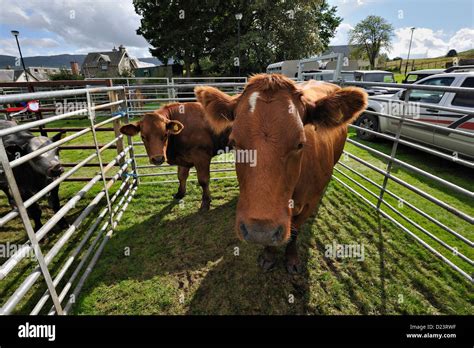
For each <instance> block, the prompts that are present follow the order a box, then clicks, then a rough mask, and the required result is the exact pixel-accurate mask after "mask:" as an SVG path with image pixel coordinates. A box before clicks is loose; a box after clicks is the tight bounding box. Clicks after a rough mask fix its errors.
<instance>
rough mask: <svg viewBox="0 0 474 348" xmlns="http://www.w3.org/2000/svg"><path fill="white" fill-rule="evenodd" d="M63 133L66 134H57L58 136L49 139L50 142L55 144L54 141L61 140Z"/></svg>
mask: <svg viewBox="0 0 474 348" xmlns="http://www.w3.org/2000/svg"><path fill="white" fill-rule="evenodd" d="M64 133H66V132H59V133H58V134H56V135H54V136H53V137H52V138H51V140H52V141H53V142H56V141H58V140H61V138H62V137H63V135H64Z"/></svg>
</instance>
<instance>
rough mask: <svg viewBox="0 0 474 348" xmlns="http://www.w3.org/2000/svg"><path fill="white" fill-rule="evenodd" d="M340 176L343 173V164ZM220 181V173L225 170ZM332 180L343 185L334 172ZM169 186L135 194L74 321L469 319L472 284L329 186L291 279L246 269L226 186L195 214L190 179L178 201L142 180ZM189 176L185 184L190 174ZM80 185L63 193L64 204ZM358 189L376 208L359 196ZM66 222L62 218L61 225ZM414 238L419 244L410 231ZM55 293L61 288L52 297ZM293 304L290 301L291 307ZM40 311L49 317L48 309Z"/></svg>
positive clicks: (460, 202) (445, 171) (4, 288)
mask: <svg viewBox="0 0 474 348" xmlns="http://www.w3.org/2000/svg"><path fill="white" fill-rule="evenodd" d="M81 122H84V121H68V122H64V121H63V123H61V125H64V126H72V125H76V124H77V123H81ZM82 124H83V125H86V123H82ZM350 136H351V137H354V133H353V132H351V135H350ZM99 137H100V142H101V143H105V142H106V141H107V139H111V135H110V134H106V133H99ZM77 141H78V142H79V143H87V142H91V138H90V136H86V137H84V138H83V139H82V140H77ZM371 146H373V147H375V148H376V149H378V150H379V151H383V152H385V153H389V152H390V149H391V143H389V142H385V141H378V142H375V143H371ZM346 150H347V151H349V152H351V153H354V154H356V155H358V156H360V157H362V158H364V159H366V160H368V161H369V162H370V163H373V164H375V165H377V166H379V167H380V168H384V167H385V163H384V162H383V161H380V160H379V159H377V158H376V157H375V156H373V155H371V154H369V153H367V152H366V151H363V150H360V149H358V148H356V147H355V146H353V145H351V144H347V145H346ZM136 152H137V153H143V152H144V150H143V148H139V149H137V151H136ZM114 155H115V150H109V151H107V152H106V155H105V157H106V159H108V160H110V159H111V158H113V157H114ZM61 156H62V159H63V161H68V162H73V161H77V160H79V158H84V157H85V156H86V153H84V152H81V151H64V152H63V153H62V155H61ZM398 158H400V159H402V160H405V161H407V162H409V163H411V164H414V165H416V166H419V167H420V168H422V169H425V170H428V171H430V172H431V173H435V174H437V175H439V176H441V177H443V178H445V179H447V180H450V181H452V182H454V183H456V184H458V185H460V186H462V187H465V188H467V189H469V190H473V188H474V183H473V182H472V175H471V174H472V173H469V172H468V171H467V170H466V168H464V167H461V166H458V165H455V164H451V163H447V162H446V161H442V160H439V159H437V158H434V157H432V156H428V155H426V154H423V153H421V152H418V151H414V150H411V149H409V148H406V147H403V146H400V147H399V156H398ZM146 162H147V160H146V159H145V158H143V159H139V163H140V164H146ZM344 163H347V164H348V165H350V166H351V167H352V168H356V169H357V170H359V171H360V172H361V173H363V174H365V175H367V176H368V177H370V178H372V179H373V180H374V181H376V182H377V183H381V182H382V177H381V176H380V175H377V174H374V173H373V172H372V171H370V170H368V169H366V168H365V167H363V166H361V165H359V164H357V163H356V162H355V161H354V160H349V161H347V162H344ZM220 167H228V165H227V166H226V165H221V166H220ZM338 168H339V169H341V170H342V171H344V172H346V173H347V170H345V169H344V168H342V167H341V166H338ZM96 170H97V169H96V168H95V169H94V168H86V169H85V170H84V172H83V173H81V176H83V175H91V174H93V173H95V172H96ZM152 171H156V170H152V169H145V170H141V171H140V172H141V173H149V172H152ZM160 171H161V172H174V171H175V169H172V168H162V169H160ZM392 172H393V174H394V175H396V176H398V177H400V178H402V179H404V180H406V181H407V182H409V183H411V184H413V185H416V186H417V187H420V188H422V189H423V190H425V191H426V192H428V193H430V194H432V195H433V196H435V197H437V198H440V199H443V200H444V201H446V202H447V203H449V204H451V205H453V206H454V207H456V208H458V209H460V210H462V211H464V212H465V213H468V214H470V215H473V214H474V202H473V201H472V200H467V199H466V198H465V197H462V196H460V195H459V194H456V193H454V192H452V191H450V190H448V189H446V188H444V187H443V186H440V185H438V184H435V183H434V182H432V181H431V180H427V179H425V178H423V177H421V176H419V175H416V174H413V173H410V172H408V171H406V170H404V169H402V168H400V167H398V166H394V168H393V171H392ZM219 175H220V176H230V175H233V173H220V174H219ZM336 176H337V177H339V178H341V180H343V181H344V182H347V180H346V179H344V178H343V177H342V176H341V175H340V174H336ZM175 178H176V176H175V175H174V174H173V175H171V176H170V177H159V178H143V179H142V184H141V185H140V186H139V188H138V190H137V194H136V195H135V197H134V199H133V200H132V202H131V204H130V206H129V208H128V210H127V211H126V212H125V214H124V216H123V219H122V221H121V223H120V225H119V226H118V227H117V229H116V231H115V232H114V235H113V237H112V239H111V240H110V241H109V242H108V244H107V245H106V247H105V249H104V252H103V255H102V257H101V258H100V259H99V262H98V263H97V265H96V268H95V269H94V271H93V272H92V273H91V275H90V277H89V278H88V280H87V281H86V283H85V287H84V289H83V291H82V293H81V296H80V298H79V299H78V300H77V304H76V306H75V307H74V313H75V314H79V315H83V314H431V313H433V314H473V313H474V303H473V296H472V294H473V292H472V290H473V288H472V284H470V283H469V282H468V281H467V280H466V279H464V278H463V277H462V276H460V275H459V274H458V273H457V272H455V271H454V270H452V269H451V268H450V267H449V266H448V265H446V264H444V263H443V262H441V261H440V260H439V259H437V258H436V257H435V256H434V255H432V254H431V253H430V252H429V251H427V250H426V249H425V248H423V247H422V246H421V245H420V244H418V243H417V242H416V241H415V240H414V239H413V238H412V237H410V236H409V235H407V234H406V233H405V232H403V231H402V230H401V229H400V228H398V227H396V226H395V225H394V224H392V223H390V222H389V221H388V220H386V219H379V217H378V216H377V214H376V213H375V212H374V210H373V209H372V208H371V207H369V206H368V205H367V204H365V203H364V202H363V201H362V200H360V199H359V198H358V197H356V196H355V195H354V194H352V193H351V192H349V191H348V190H347V189H345V188H344V187H343V186H342V185H341V184H339V183H337V182H336V181H335V180H333V181H332V182H331V184H330V186H329V188H328V190H327V193H326V195H325V197H324V199H323V201H322V204H321V208H320V210H319V212H318V215H317V216H313V217H311V218H310V219H308V221H307V223H306V224H305V225H304V227H303V228H302V231H301V232H300V239H299V251H300V256H301V257H302V259H303V262H304V265H305V268H304V271H303V273H302V274H301V275H294V276H292V275H289V274H287V273H286V271H285V270H284V267H283V250H282V252H281V255H280V262H279V265H278V267H277V268H276V269H275V270H274V271H272V272H269V273H263V272H262V271H261V270H260V268H259V267H258V266H257V263H256V260H257V256H258V254H259V253H260V251H261V248H260V247H258V246H256V245H252V244H248V243H243V242H240V241H238V240H237V238H236V237H235V234H234V231H233V225H234V219H235V209H236V202H237V199H238V186H237V181H236V180H235V179H229V180H221V181H213V182H212V184H211V192H212V196H213V201H212V207H211V210H210V211H209V212H205V213H202V212H199V210H198V209H199V205H200V197H201V189H200V187H199V186H198V185H197V183H196V182H189V183H188V195H187V196H186V197H185V199H184V204H180V203H178V202H176V201H174V200H172V198H171V196H172V194H174V193H175V191H176V189H177V184H176V183H170V184H164V183H154V184H153V183H152V182H156V181H162V180H166V179H168V180H169V179H175ZM190 178H191V179H193V178H195V175H192V176H191V177H190ZM83 185H84V183H66V184H63V185H61V198H62V202H65V201H66V200H67V199H68V197H70V196H71V195H72V194H73V193H74V192H75V191H76V190H77V189H78V188H80V187H82V186H83ZM116 186H117V185H116ZM116 186H115V187H116ZM352 186H353V185H352ZM101 188H102V187H101V184H100V183H99V184H98V185H96V186H95V187H94V189H93V191H92V192H90V194H88V195H87V196H86V197H85V198H84V199H83V200H81V201H80V204H79V205H78V206H77V207H76V208H75V209H74V210H73V212H72V214H74V215H77V214H78V213H79V212H80V210H81V209H82V208H83V207H84V206H85V205H86V204H87V202H88V201H89V200H90V199H91V198H92V197H93V196H94V195H95V194H96V193H97V192H99V191H100V189H101ZM367 188H369V189H371V190H373V191H374V192H375V193H377V194H378V190H377V189H375V188H374V187H371V185H370V184H367ZM389 189H390V190H392V191H393V192H395V193H396V194H398V195H400V196H401V197H403V198H404V199H405V200H407V201H410V202H412V203H414V204H416V205H417V206H419V207H421V208H422V209H423V210H424V211H426V212H428V213H429V214H431V215H433V216H434V217H436V218H437V219H439V220H440V221H442V222H443V223H445V224H446V225H448V226H450V227H452V228H454V229H455V230H456V231H458V232H459V233H462V234H463V235H465V236H467V237H468V238H470V239H471V240H472V239H473V237H474V235H473V234H474V233H473V231H472V226H470V225H469V224H467V223H464V222H463V221H462V220H460V219H458V218H454V217H452V215H451V214H448V213H446V212H444V211H443V210H442V209H440V208H438V207H437V206H435V205H433V204H430V203H427V202H426V201H424V200H423V199H421V198H419V197H417V196H416V195H415V194H413V193H411V192H410V191H408V190H406V189H403V188H401V187H399V186H398V185H396V184H394V183H390V184H389ZM356 190H357V191H358V192H361V194H363V195H364V196H366V197H368V198H369V199H370V200H371V201H373V202H375V200H374V199H373V198H371V197H369V195H368V194H366V193H365V192H363V191H362V190H361V189H358V188H357V189H356ZM385 198H386V199H387V200H388V201H389V202H390V203H391V204H393V205H394V206H395V207H397V203H398V202H396V201H394V200H393V199H390V197H388V196H386V197H385ZM0 204H1V205H0V210H1V213H2V214H3V213H4V212H5V211H6V210H7V207H6V203H5V202H4V200H2V201H1V202H0ZM382 208H383V209H384V210H387V211H388V209H386V208H385V207H382ZM399 209H400V210H401V211H402V212H403V213H404V214H406V215H407V216H409V217H410V218H412V219H413V220H415V221H416V222H418V223H419V224H421V225H422V226H425V227H426V228H427V229H429V230H430V231H431V232H432V233H434V234H436V235H437V236H438V237H439V238H441V239H443V240H445V241H447V242H449V243H450V244H452V245H455V246H457V247H458V249H459V251H461V252H464V253H465V254H466V255H467V256H469V257H470V258H473V257H474V254H473V252H472V250H470V248H468V247H467V246H466V245H463V243H462V242H458V241H457V240H456V239H454V238H453V237H452V236H451V235H449V234H447V233H446V232H444V231H442V230H440V229H439V228H437V226H435V225H433V224H431V223H429V222H428V221H426V219H424V218H422V217H420V216H418V215H417V214H416V213H413V212H411V211H410V209H408V208H407V207H406V206H403V207H402V208H399ZM48 214H51V212H48ZM391 215H394V214H393V213H391ZM394 216H395V215H394ZM68 219H69V220H70V221H71V220H72V219H71V217H68ZM43 220H44V219H43ZM91 221H92V219H89V220H88V221H87V222H86V223H85V225H84V226H83V227H82V228H81V229H80V230H79V231H78V232H77V233H76V234H75V235H74V236H73V238H72V242H71V243H70V244H69V245H68V248H66V249H65V250H64V251H62V252H61V253H60V254H59V255H58V256H57V257H56V258H55V260H54V261H55V262H54V264H53V265H52V267H51V269H52V270H53V274H56V273H57V271H58V270H59V265H60V263H62V262H64V260H65V258H66V257H67V255H68V254H69V253H70V252H71V250H73V248H74V245H77V243H78V241H79V240H80V237H81V236H82V234H83V231H84V230H85V227H87V225H88V224H90V223H91ZM405 225H406V226H407V227H408V226H409V225H408V224H406V223H405ZM410 228H411V229H412V230H415V229H414V228H412V227H410ZM417 235H419V236H420V238H424V240H426V241H427V242H428V241H429V240H428V239H427V238H426V237H424V236H423V235H422V234H421V233H420V232H417ZM59 236H60V233H58V232H55V233H51V236H50V238H49V239H50V240H49V241H48V242H47V243H46V244H45V245H44V248H45V249H46V250H47V249H48V248H49V247H51V246H52V243H54V241H55V240H57V238H58V237H59ZM0 238H2V240H1V242H4V241H6V240H16V241H20V240H25V236H24V232H22V228H21V225H20V224H19V223H18V221H17V220H15V221H14V222H11V223H10V224H9V225H8V226H7V227H6V229H5V227H4V229H3V230H0ZM334 241H335V242H337V243H340V244H353V243H359V244H362V245H364V249H365V259H364V261H362V262H360V261H357V259H353V258H349V259H332V258H327V257H325V256H324V253H325V246H326V245H328V244H332V243H333V242H334ZM429 243H430V244H431V245H433V246H436V248H437V249H438V250H440V251H442V252H443V255H445V256H446V257H449V258H450V259H451V260H452V261H453V262H455V263H456V264H457V265H459V266H460V267H462V268H463V269H464V270H466V271H467V272H468V273H469V274H472V272H473V270H474V269H473V268H472V267H471V266H470V265H469V264H466V263H465V262H461V261H460V260H459V257H456V256H454V255H452V254H451V253H450V252H448V251H443V250H442V249H443V248H442V247H440V246H438V245H436V242H433V241H429ZM128 250H129V251H130V253H129V254H128V253H127V252H128ZM236 250H238V255H237V256H236ZM75 264H77V263H75ZM75 264H74V265H75ZM74 265H73V266H74ZM32 267H33V263H32V262H30V261H24V262H23V263H22V264H21V265H19V266H17V267H16V268H15V269H14V271H13V272H12V273H11V274H10V275H9V277H8V278H6V279H5V280H3V281H1V282H0V299H1V303H4V302H5V300H6V298H8V297H9V296H10V295H11V294H12V293H13V291H14V288H15V287H16V286H18V285H19V283H20V282H21V281H22V280H23V279H24V278H25V277H26V275H27V274H28V271H29V270H31V268H32ZM72 268H74V267H72ZM66 278H68V277H66ZM62 286H63V284H60V286H59V288H60V289H61V288H62ZM44 290H45V286H44V282H43V281H42V279H40V280H39V281H38V282H37V283H36V284H35V286H34V287H33V289H32V290H31V291H30V292H29V293H28V294H27V296H26V298H25V299H24V300H22V301H21V302H20V304H19V306H18V307H17V310H16V312H17V313H28V312H29V311H30V310H31V309H32V308H33V306H34V304H35V302H36V301H37V300H38V298H39V297H40V296H41V295H42V293H43V292H44ZM292 297H294V301H293V302H291V301H289V299H290V298H292ZM46 307H47V308H48V309H49V307H50V303H48V305H47V306H46Z"/></svg>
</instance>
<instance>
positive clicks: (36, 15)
mask: <svg viewBox="0 0 474 348" xmlns="http://www.w3.org/2000/svg"><path fill="white" fill-rule="evenodd" d="M328 1H329V3H330V4H331V5H335V6H337V7H338V14H339V15H340V16H341V17H343V19H344V20H343V23H342V24H341V25H340V27H339V28H338V30H337V32H336V34H335V37H334V38H333V40H332V41H331V43H332V44H338V45H340V44H347V40H348V37H347V34H348V32H349V30H350V29H352V28H353V27H354V26H355V25H356V24H357V22H359V21H360V20H362V19H364V18H365V17H367V16H368V15H379V16H382V17H384V18H386V19H387V20H388V21H389V22H390V23H392V25H393V26H394V28H395V35H394V38H393V47H392V50H391V51H390V52H389V56H390V57H392V58H393V57H395V56H402V57H406V53H407V50H408V44H409V39H410V29H409V28H410V27H412V26H415V27H416V28H417V29H416V30H415V34H414V39H413V46H412V54H411V56H412V57H436V56H440V55H444V54H446V52H447V51H448V50H449V49H451V48H454V49H456V50H458V51H462V50H467V49H472V48H474V1H473V0H450V1H447V0H443V1H441V0H411V1H410V0H328ZM0 8H1V11H0V54H8V55H15V56H16V55H17V48H16V44H15V41H14V39H13V37H12V36H11V34H10V30H12V29H17V30H19V31H20V32H21V36H20V38H21V43H22V49H23V53H24V55H25V56H32V55H51V54H61V53H70V54H79V53H82V54H83V53H87V52H91V51H100V50H110V49H111V48H112V47H113V46H114V45H115V46H118V45H120V44H123V45H125V46H126V47H127V49H128V50H129V52H130V53H131V54H132V55H134V56H136V57H148V56H150V54H149V52H148V44H147V42H146V41H145V40H144V39H143V38H142V37H141V36H138V35H136V33H135V30H136V29H137V28H138V26H139V20H140V18H139V16H138V15H137V14H136V13H135V11H134V9H133V6H132V2H131V0H21V1H18V0H0Z"/></svg>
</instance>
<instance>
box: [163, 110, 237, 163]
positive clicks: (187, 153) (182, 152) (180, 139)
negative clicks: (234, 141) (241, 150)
mask: <svg viewBox="0 0 474 348" xmlns="http://www.w3.org/2000/svg"><path fill="white" fill-rule="evenodd" d="M180 105H183V106H184V109H181V110H180V109H179V107H180ZM180 111H183V112H180ZM169 116H170V119H172V120H176V121H179V122H181V123H182V124H183V125H184V128H183V130H182V132H181V133H179V134H178V135H174V136H171V137H170V139H169V143H168V148H167V151H166V155H167V158H168V162H169V163H171V164H178V165H186V164H187V165H188V166H191V165H193V161H194V157H195V156H198V155H202V156H209V157H212V156H215V155H216V154H217V151H218V150H219V149H223V148H224V147H225V146H226V145H227V142H228V138H229V133H230V131H227V132H223V133H222V134H216V133H215V132H214V131H213V130H212V128H211V126H210V125H209V123H208V121H207V119H206V118H205V116H204V110H203V108H202V106H201V104H199V103H185V104H177V105H176V106H173V107H172V108H171V109H170V115H169ZM180 163H182V164H180Z"/></svg>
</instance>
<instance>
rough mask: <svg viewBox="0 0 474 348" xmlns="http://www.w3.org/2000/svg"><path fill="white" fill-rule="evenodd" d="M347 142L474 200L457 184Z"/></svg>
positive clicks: (357, 144)
mask: <svg viewBox="0 0 474 348" xmlns="http://www.w3.org/2000/svg"><path fill="white" fill-rule="evenodd" d="M347 142H349V143H351V144H353V145H355V146H358V147H360V148H362V149H364V150H367V151H369V152H372V153H374V154H376V155H378V156H380V157H382V158H384V159H387V160H390V159H391V160H392V161H393V162H394V163H396V164H398V165H400V166H402V167H404V168H406V169H409V170H411V171H413V172H415V173H417V174H420V175H423V176H425V177H427V178H429V179H431V180H433V181H436V182H438V183H440V184H442V185H444V186H446V187H449V188H450V189H452V190H453V191H456V192H458V193H462V194H464V195H466V196H468V197H470V198H474V192H472V191H469V190H466V189H465V188H462V187H460V186H458V185H456V184H453V183H451V182H449V181H446V180H444V179H442V178H439V177H437V176H436V175H433V174H431V173H428V172H426V171H424V170H423V169H420V168H418V167H415V166H413V165H411V164H408V163H406V162H404V161H402V160H399V159H397V158H391V157H390V156H389V155H386V154H384V153H383V152H380V151H378V150H375V149H373V148H371V147H369V146H366V145H364V144H362V143H359V142H358V141H354V140H352V139H347Z"/></svg>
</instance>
